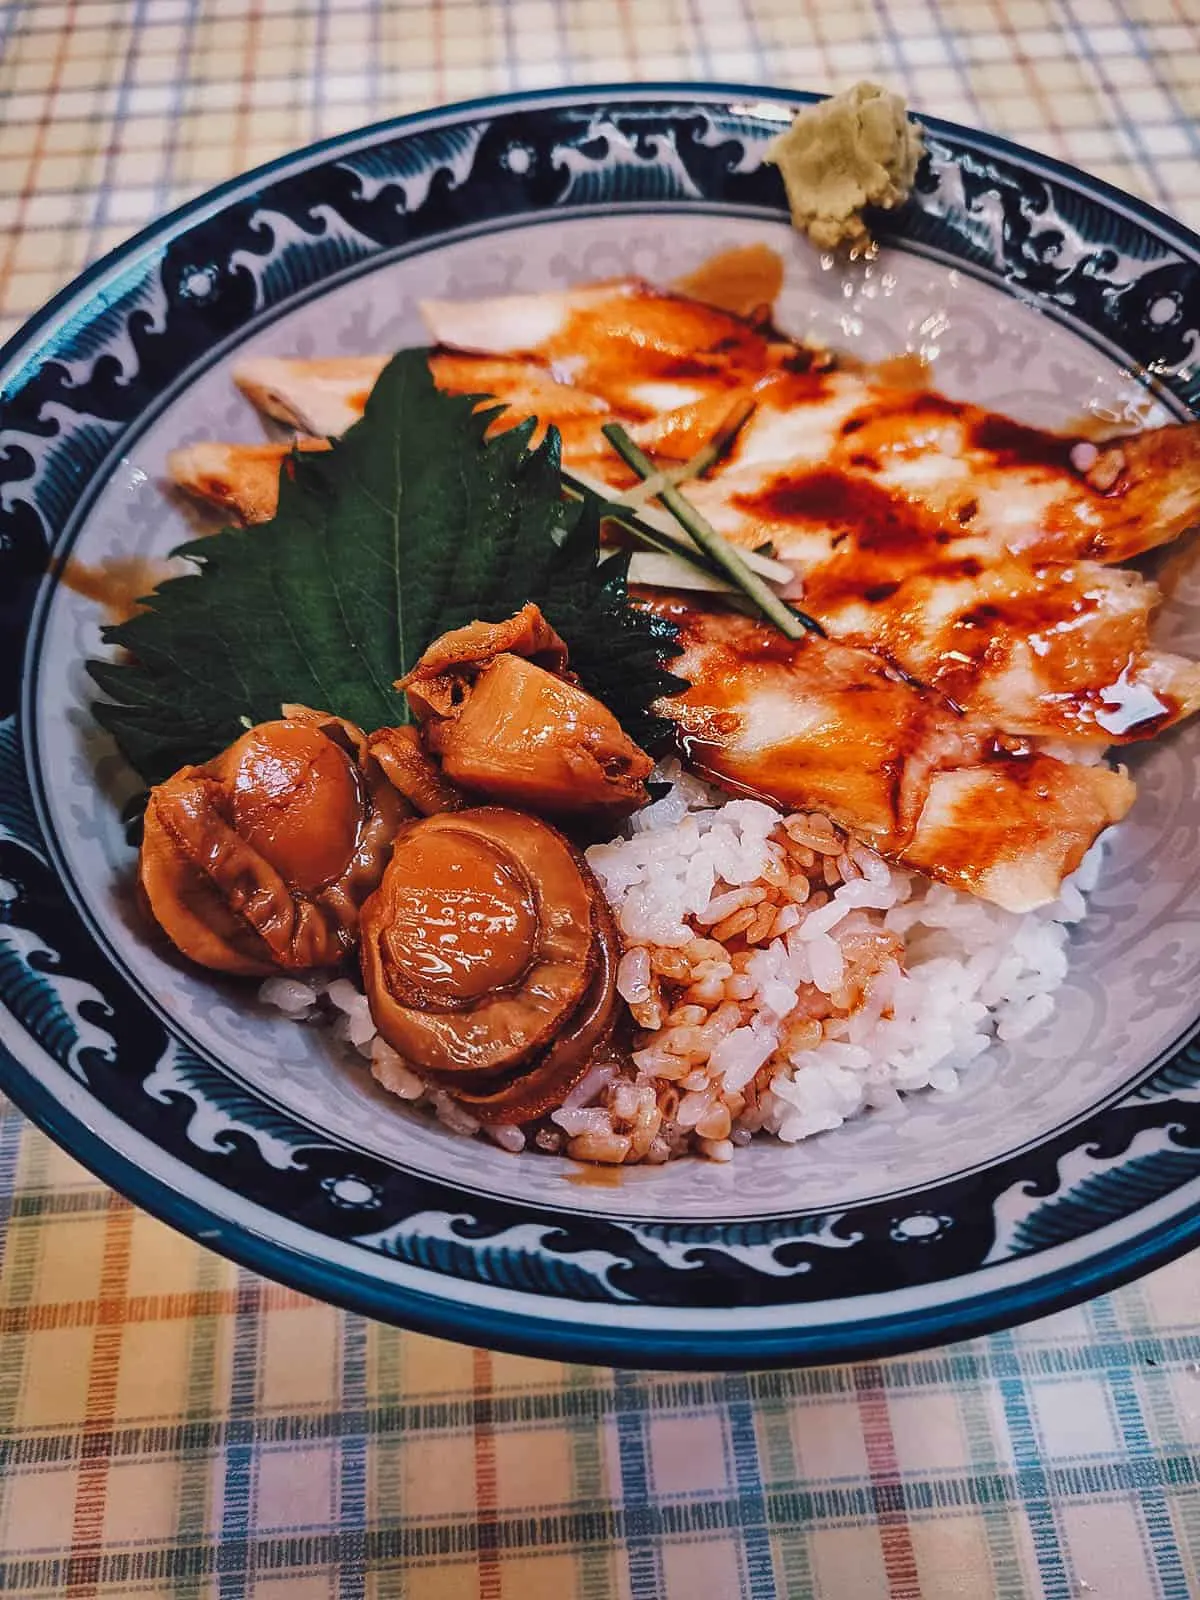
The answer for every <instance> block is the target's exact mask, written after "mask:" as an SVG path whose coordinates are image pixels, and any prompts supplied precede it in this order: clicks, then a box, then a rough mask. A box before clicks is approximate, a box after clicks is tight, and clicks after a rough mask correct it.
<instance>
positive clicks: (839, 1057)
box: [587, 770, 1099, 1142]
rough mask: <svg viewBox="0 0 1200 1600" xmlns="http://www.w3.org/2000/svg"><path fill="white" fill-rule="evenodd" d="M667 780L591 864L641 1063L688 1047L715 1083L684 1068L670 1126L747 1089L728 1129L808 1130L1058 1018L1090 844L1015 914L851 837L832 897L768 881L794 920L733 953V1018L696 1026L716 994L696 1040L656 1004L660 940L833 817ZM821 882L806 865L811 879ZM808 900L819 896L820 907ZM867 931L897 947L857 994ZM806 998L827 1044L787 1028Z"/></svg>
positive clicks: (733, 894) (948, 1083)
mask: <svg viewBox="0 0 1200 1600" xmlns="http://www.w3.org/2000/svg"><path fill="white" fill-rule="evenodd" d="M670 775H671V776H672V777H673V778H674V780H675V781H674V784H673V787H672V789H671V791H670V793H669V794H668V795H667V796H666V797H665V798H664V799H663V800H660V801H659V802H658V803H657V804H656V805H653V806H650V807H648V808H647V809H646V810H645V811H642V812H641V813H639V814H638V816H637V817H636V818H635V819H634V820H633V823H632V825H631V827H630V829H629V830H628V831H629V837H627V838H622V839H617V840H613V841H612V842H611V843H609V844H604V845H598V846H595V847H593V848H592V849H591V850H589V851H588V852H587V859H588V862H589V865H590V866H591V868H592V870H593V871H594V872H595V873H596V875H597V877H598V878H599V879H600V881H601V883H602V884H603V886H604V888H605V892H606V894H607V896H608V898H609V900H610V902H611V903H612V906H613V909H614V911H615V913H616V916H617V921H618V926H619V927H620V929H621V932H622V935H623V936H624V938H625V941H626V943H627V952H626V955H625V957H624V959H623V960H622V963H621V968H620V971H619V974H618V986H619V987H620V990H621V993H622V995H623V996H624V998H625V999H626V1001H628V1002H629V1003H630V1004H631V1006H632V1007H633V1009H634V1012H635V1015H639V1014H640V1016H639V1020H642V1021H643V1022H644V1023H645V1024H646V1026H645V1029H644V1032H643V1035H642V1038H643V1041H644V1043H643V1047H642V1048H641V1049H640V1050H639V1051H638V1052H637V1053H636V1054H635V1056H634V1060H635V1062H636V1063H637V1065H638V1067H639V1071H640V1074H641V1075H642V1076H643V1077H644V1078H653V1077H656V1076H657V1075H658V1074H659V1073H661V1071H662V1070H663V1068H664V1065H665V1063H666V1058H667V1056H668V1055H669V1054H673V1053H675V1052H677V1051H682V1052H683V1053H684V1054H685V1058H686V1060H687V1062H688V1064H689V1066H691V1067H692V1068H693V1073H698V1072H703V1075H704V1077H705V1078H706V1079H707V1082H706V1083H705V1084H704V1085H703V1086H702V1087H701V1086H699V1078H698V1076H697V1077H694V1076H693V1074H692V1073H689V1075H688V1076H687V1078H686V1079H685V1084H686V1085H687V1087H688V1089H689V1093H688V1094H686V1095H685V1096H684V1098H683V1100H682V1101H681V1103H680V1108H679V1112H678V1116H677V1119H676V1120H677V1121H678V1122H680V1123H683V1124H687V1123H689V1122H694V1120H695V1119H696V1117H697V1115H698V1114H699V1112H698V1109H697V1107H698V1106H699V1107H700V1109H701V1110H702V1108H703V1106H704V1105H711V1104H712V1103H713V1100H714V1098H715V1097H720V1098H724V1099H728V1098H730V1097H736V1096H738V1095H741V1094H742V1093H744V1091H745V1090H746V1089H747V1087H748V1086H750V1085H752V1084H754V1085H756V1086H757V1088H758V1093H757V1095H756V1096H755V1097H754V1098H755V1100H756V1102H757V1103H752V1104H750V1105H748V1106H747V1108H746V1110H745V1111H744V1112H742V1113H740V1114H739V1115H737V1116H735V1117H733V1119H732V1123H733V1127H732V1130H731V1131H732V1132H735V1133H736V1132H739V1131H743V1130H744V1131H745V1132H752V1131H759V1130H763V1131H767V1132H770V1133H773V1134H776V1135H777V1136H778V1137H779V1138H781V1139H784V1140H787V1141H789V1142H791V1141H795V1140H798V1139H804V1138H808V1137H810V1136H811V1135H812V1134H815V1133H822V1132H826V1131H828V1130H830V1129H833V1128H837V1127H840V1126H841V1124H842V1123H843V1122H844V1121H845V1120H846V1119H847V1118H848V1117H852V1116H855V1115H857V1114H858V1113H860V1112H861V1111H863V1110H865V1109H867V1108H868V1107H870V1106H880V1105H887V1104H889V1103H893V1102H894V1101H895V1100H896V1098H897V1096H898V1095H899V1094H907V1093H911V1092H912V1091H914V1090H917V1089H925V1088H935V1089H941V1090H951V1089H954V1088H955V1087H956V1086H957V1084H958V1078H959V1072H960V1070H961V1069H962V1068H963V1067H965V1066H967V1065H968V1064H969V1063H970V1062H971V1061H973V1060H975V1059H977V1058H978V1057H979V1056H980V1055H981V1054H982V1053H983V1052H984V1051H985V1050H986V1049H987V1048H988V1046H989V1045H990V1043H991V1041H992V1039H993V1037H996V1036H998V1037H999V1038H1001V1039H1003V1040H1012V1039H1019V1038H1021V1037H1022V1036H1024V1035H1025V1034H1027V1033H1029V1032H1031V1031H1032V1030H1033V1029H1034V1028H1036V1027H1038V1026H1039V1025H1040V1024H1041V1023H1043V1022H1045V1021H1046V1020H1047V1019H1048V1018H1049V1016H1050V1015H1051V1013H1052V1011H1053V1008H1054V1001H1053V995H1054V991H1055V990H1056V989H1057V988H1058V987H1059V985H1060V984H1061V983H1062V981H1063V979H1064V978H1065V976H1066V972H1067V954H1066V950H1067V941H1068V937H1069V935H1068V926H1069V924H1071V923H1073V922H1076V921H1078V920H1079V919H1080V918H1081V917H1082V916H1083V915H1084V913H1085V911H1086V903H1085V900H1084V894H1085V892H1086V891H1087V890H1088V889H1090V888H1091V887H1092V886H1093V884H1094V882H1095V878H1096V874H1097V871H1098V868H1099V848H1098V847H1097V848H1096V849H1094V850H1093V851H1092V852H1091V853H1090V855H1089V856H1088V858H1087V859H1086V860H1085V861H1084V863H1083V864H1082V865H1081V867H1080V868H1079V870H1078V872H1076V873H1075V874H1074V877H1073V878H1072V879H1071V880H1068V882H1067V883H1065V884H1064V886H1063V891H1062V895H1061V897H1060V898H1059V900H1058V901H1057V902H1056V903H1055V904H1054V905H1052V906H1049V907H1046V908H1045V909H1043V910H1041V911H1038V912H1033V913H1030V914H1027V915H1024V916H1016V915H1013V914H1012V913H1009V912H1006V911H1002V910H1000V908H999V907H997V906H993V905H989V904H987V903H986V902H984V901H982V900H978V899H976V898H974V897H973V896H971V895H966V894H961V893H959V892H957V891H956V890H953V889H950V888H948V887H946V886H945V885H944V884H938V883H931V882H929V881H928V880H926V879H924V878H922V877H921V876H919V875H918V874H915V873H910V872H906V871H903V870H901V869H899V868H896V867H891V866H889V865H888V864H887V863H886V862H884V861H883V860H881V859H880V858H879V857H878V856H876V855H875V854H874V853H873V852H871V851H869V850H866V849H864V848H862V847H861V846H854V847H849V855H848V856H846V855H844V854H842V855H840V858H839V859H840V863H841V865H842V866H843V867H846V868H847V870H848V871H849V872H852V873H856V874H857V875H856V876H851V877H850V878H849V881H844V882H841V883H840V884H839V885H838V886H837V887H834V888H833V889H832V893H831V894H829V895H828V897H825V896H824V895H823V894H822V893H821V891H820V889H819V888H818V890H817V892H816V893H815V894H811V893H810V895H809V897H808V898H807V899H804V900H802V901H801V902H800V903H798V904H797V903H796V902H795V898H794V896H793V895H792V893H791V892H790V890H784V891H782V892H777V893H776V894H775V896H774V898H775V902H776V903H777V904H778V905H779V906H780V908H781V910H783V911H785V912H786V909H787V908H788V907H789V906H791V905H794V906H795V909H794V912H793V913H791V914H785V915H784V916H782V918H780V919H777V923H776V928H777V930H778V929H779V928H780V926H781V924H782V928H784V929H786V931H781V932H780V936H778V937H771V938H769V939H766V940H763V941H760V942H759V943H758V944H757V946H756V948H755V951H754V953H753V954H752V955H751V956H750V957H749V959H747V960H744V961H743V962H742V963H741V965H742V966H744V968H745V976H744V979H742V980H741V981H740V982H738V977H737V975H736V974H735V975H734V979H733V982H732V983H731V982H730V981H729V980H726V981H725V988H724V995H723V998H725V999H727V1000H728V999H736V1000H737V1002H738V1005H739V1010H740V1015H739V1017H738V1019H737V1022H736V1025H735V1026H734V1027H732V1028H731V1029H729V1030H728V1031H725V1032H724V1033H723V1034H722V1036H721V1037H719V1038H718V1039H716V1040H715V1041H710V1040H709V1039H708V1038H706V1037H704V1035H705V1033H706V1031H711V1019H712V1018H713V1017H714V1016H715V1015H716V1013H717V1011H718V1010H719V1007H708V1008H706V1009H707V1010H708V1014H709V1018H710V1021H709V1022H707V1023H700V1024H699V1025H696V1024H694V1023H693V1024H692V1025H691V1026H690V1028H688V1032H689V1034H690V1035H692V1037H688V1038H681V1037H680V1035H681V1034H682V1033H683V1032H684V1029H683V1028H682V1027H680V1026H678V1025H676V1026H674V1027H672V1025H671V1013H669V1012H668V1013H667V1015H666V1016H664V1017H661V1019H660V1017H659V1016H658V1015H656V1014H655V1001H656V998H658V997H657V996H656V990H655V984H654V979H653V976H652V972H651V969H652V968H653V966H654V965H655V955H656V952H657V953H661V952H666V951H671V950H675V949H679V950H687V949H688V948H690V947H691V946H692V943H693V941H694V940H695V937H696V933H697V931H699V932H701V933H708V932H709V931H710V930H711V929H712V927H713V924H714V923H715V924H716V929H717V931H718V934H719V929H720V927H721V919H722V918H723V917H727V916H728V915H730V913H731V912H735V911H737V910H738V909H739V908H740V907H741V904H742V899H743V896H742V895H741V894H739V892H738V890H739V889H740V888H743V887H744V886H747V885H754V886H756V887H757V888H759V889H761V888H762V887H763V885H764V883H765V881H766V879H765V877H764V875H767V877H774V878H776V879H777V878H778V876H779V863H780V858H781V856H782V855H783V854H784V851H783V848H782V847H781V843H780V841H781V840H782V839H783V837H784V836H785V834H787V833H789V832H790V833H791V834H793V835H796V836H799V837H800V838H804V839H808V838H819V837H820V836H821V833H822V831H823V830H824V829H826V828H828V824H826V823H825V821H824V819H805V818H798V817H796V818H785V819H782V820H781V819H780V817H779V814H778V812H776V811H774V810H772V809H771V808H770V807H769V806H765V805H761V804H759V803H758V802H756V801H752V800H726V801H722V799H721V797H720V796H719V795H718V794H717V793H716V792H715V791H712V790H709V789H708V788H707V786H706V785H704V784H703V783H700V782H699V781H698V780H696V779H695V778H692V777H690V776H688V775H686V774H684V773H682V772H679V771H678V770H674V771H672V772H671V774H670ZM814 828H815V829H816V832H815V833H814V832H813V831H812V830H813V829H814ZM838 848H839V851H840V849H841V846H840V845H839V847H838ZM816 864H817V865H818V866H822V865H823V864H822V863H820V862H819V861H818V862H817V863H816ZM822 878H823V873H818V874H810V879H815V881H816V882H817V883H818V885H819V884H820V883H821V882H822ZM814 900H821V901H822V903H820V904H818V905H816V907H815V909H814V905H813V901H814ZM871 931H873V932H875V933H877V934H884V935H886V934H890V935H893V936H894V937H895V939H896V941H897V951H896V955H897V957H898V959H894V958H893V959H888V960H885V961H883V962H881V963H878V969H877V970H876V971H875V972H874V973H873V975H872V976H871V977H870V979H869V982H868V984H867V986H866V988H865V992H863V993H861V994H857V995H848V994H847V993H846V990H845V984H846V979H847V975H848V974H849V973H850V972H851V970H852V968H853V966H854V963H855V960H856V956H855V953H854V946H855V945H856V944H860V945H861V943H862V936H863V935H864V934H866V933H868V932H871ZM715 971H716V972H717V973H718V975H719V974H720V972H721V969H720V968H719V967H717V968H716V969H715ZM660 987H661V985H660ZM714 992H715V990H714ZM814 995H824V996H826V997H828V1001H829V1006H828V1007H827V1008H826V1007H822V1006H821V1005H819V1004H818V1006H817V1008H816V1009H818V1010H821V1009H828V1010H829V1013H830V1014H829V1015H827V1016H825V1017H824V1018H823V1019H822V1025H821V1033H820V1037H819V1039H814V1038H809V1037H806V1038H802V1039H800V1040H799V1041H798V1043H797V1042H796V1030H795V1029H794V1027H792V1026H791V1025H792V1024H793V1023H794V1022H795V1020H796V1017H797V1014H798V1013H803V1012H804V1011H805V1010H806V1009H807V1010H812V1009H813V999H814ZM677 999H678V996H677V995H676V994H671V995H670V1000H671V1001H677ZM663 1008H664V1002H663V1001H662V999H661V998H659V1000H658V1011H659V1012H661V1011H662V1010H663ZM688 1021H689V1022H690V1019H688ZM813 1031H814V1029H813V1028H812V1027H811V1026H810V1027H809V1029H808V1030H807V1033H808V1034H810V1035H811V1034H812V1033H813ZM693 1083H695V1084H696V1085H697V1087H695V1088H693V1087H692V1084H693ZM734 1103H735V1104H736V1099H735V1100H734ZM738 1142H741V1141H738Z"/></svg>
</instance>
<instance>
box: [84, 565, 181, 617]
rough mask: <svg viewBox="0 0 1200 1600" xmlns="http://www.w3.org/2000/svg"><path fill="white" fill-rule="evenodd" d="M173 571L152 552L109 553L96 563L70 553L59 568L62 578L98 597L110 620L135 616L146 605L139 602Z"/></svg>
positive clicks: (86, 596) (86, 594) (87, 597)
mask: <svg viewBox="0 0 1200 1600" xmlns="http://www.w3.org/2000/svg"><path fill="white" fill-rule="evenodd" d="M170 575H171V568H170V566H169V565H168V564H167V563H166V562H164V561H162V560H159V559H156V558H154V557H153V556H110V557H109V559H108V560H107V561H102V562H99V563H98V564H97V565H95V566H93V565H91V564H90V563H89V562H86V561H79V560H77V559H76V558H75V557H74V556H71V557H69V558H68V559H67V560H66V561H64V562H63V564H62V566H61V567H60V568H59V569H58V577H59V580H60V582H62V583H63V584H64V585H65V586H66V588H68V589H71V590H73V591H74V593H75V594H81V595H83V596H84V598H85V599H87V600H94V601H96V603H97V604H98V605H100V606H102V607H103V609H104V613H105V616H106V618H107V620H108V621H109V622H110V623H117V622H127V621H128V620H129V618H130V617H132V616H136V615H137V613H138V612H139V611H141V610H143V609H144V607H143V606H142V605H140V604H139V602H140V601H142V600H144V599H145V598H146V597H147V596H148V595H149V594H150V592H151V590H153V589H156V588H157V587H158V585H159V584H160V583H162V582H163V581H164V579H166V578H168V577H170Z"/></svg>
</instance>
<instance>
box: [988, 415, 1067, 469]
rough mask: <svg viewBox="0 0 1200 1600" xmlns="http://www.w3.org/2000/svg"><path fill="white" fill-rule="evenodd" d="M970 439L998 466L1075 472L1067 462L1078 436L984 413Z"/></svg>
mask: <svg viewBox="0 0 1200 1600" xmlns="http://www.w3.org/2000/svg"><path fill="white" fill-rule="evenodd" d="M970 440H971V443H972V445H973V446H974V447H975V448H976V449H977V450H986V451H987V452H988V454H989V455H991V456H993V457H994V458H995V461H996V465H997V466H1000V467H1043V468H1047V469H1049V470H1050V471H1052V472H1069V473H1070V474H1071V476H1072V477H1078V476H1079V474H1078V473H1077V472H1076V471H1075V469H1074V467H1073V466H1072V465H1071V451H1072V450H1073V449H1074V448H1075V446H1076V445H1077V444H1078V443H1079V440H1078V437H1074V438H1071V437H1067V436H1064V435H1062V434H1059V433H1048V432H1047V431H1046V430H1045V429H1044V428H1032V427H1030V426H1028V425H1027V424H1026V423H1024V422H1014V421H1013V420H1012V418H1011V417H1001V416H996V415H994V414H992V413H990V412H989V413H986V414H985V415H984V416H981V417H980V418H978V420H977V421H976V422H975V423H974V424H973V425H972V427H971V430H970Z"/></svg>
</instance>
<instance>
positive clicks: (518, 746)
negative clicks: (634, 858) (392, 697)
mask: <svg viewBox="0 0 1200 1600" xmlns="http://www.w3.org/2000/svg"><path fill="white" fill-rule="evenodd" d="M566 668H567V652H566V646H565V645H564V644H563V642H562V640H561V639H560V638H559V636H558V635H557V634H556V633H555V632H554V630H553V628H551V627H550V625H549V624H548V623H547V622H546V619H545V618H544V617H543V616H542V614H541V612H540V611H539V610H538V608H537V606H535V605H526V606H524V607H523V608H522V609H521V611H519V612H518V613H517V614H516V615H515V616H514V617H510V618H509V619H508V621H506V622H501V623H482V622H475V623H472V624H471V625H470V626H469V627H466V628H459V629H456V630H455V631H454V632H452V633H447V634H444V635H443V636H442V637H441V638H440V639H438V640H436V641H435V642H434V643H433V644H432V645H431V646H430V647H429V649H428V650H427V651H426V652H425V654H424V655H423V656H422V658H421V660H420V661H419V662H418V663H417V665H416V666H415V667H414V669H413V670H412V672H410V673H409V674H408V676H407V677H405V678H402V679H401V680H400V682H399V683H398V685H397V687H398V688H402V689H404V690H405V691H406V692H407V694H408V700H409V705H410V706H411V707H412V710H413V712H414V714H415V715H416V716H417V718H418V719H419V721H420V722H421V724H422V733H423V736H424V740H425V743H426V744H427V746H428V748H429V749H430V751H432V752H433V753H434V754H435V755H436V756H437V757H438V759H439V760H440V762H441V766H442V771H443V772H444V774H445V775H446V777H447V778H448V779H450V780H451V782H452V783H454V784H456V785H460V786H461V787H462V788H464V789H468V790H470V791H472V792H473V793H476V794H479V795H483V796H486V798H487V799H489V800H496V801H501V802H504V803H505V804H508V805H514V806H521V807H524V808H525V809H526V810H530V811H534V812H538V813H546V814H549V815H551V816H556V815H565V814H568V813H574V812H581V811H607V812H612V813H614V814H619V813H621V812H628V811H634V810H636V809H637V808H638V807H639V806H643V805H645V804H646V801H647V798H648V796H647V792H646V779H647V778H648V777H649V775H650V773H651V771H652V769H653V762H652V761H651V759H650V757H649V756H648V755H647V754H646V752H645V751H644V750H642V749H640V748H639V746H637V745H636V744H634V743H633V741H632V740H631V739H630V738H629V737H628V735H627V734H626V733H625V732H624V731H623V730H622V728H621V725H620V723H619V722H618V721H617V719H616V718H615V717H614V716H613V714H612V712H611V711H609V710H608V708H607V707H606V706H603V705H601V703H600V702H599V701H598V700H596V699H594V698H593V696H591V695H590V694H587V693H586V692H585V691H584V690H583V689H581V688H580V687H579V685H578V684H577V683H575V682H574V681H573V679H572V678H571V677H570V676H569V675H568V674H567V670H566Z"/></svg>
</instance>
